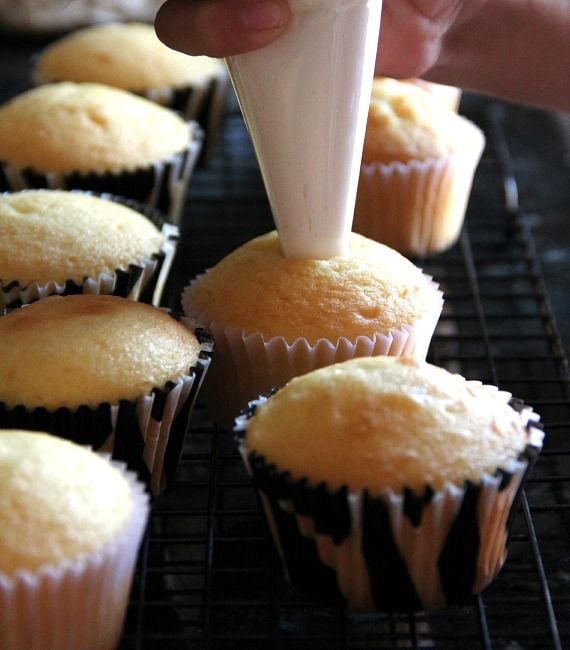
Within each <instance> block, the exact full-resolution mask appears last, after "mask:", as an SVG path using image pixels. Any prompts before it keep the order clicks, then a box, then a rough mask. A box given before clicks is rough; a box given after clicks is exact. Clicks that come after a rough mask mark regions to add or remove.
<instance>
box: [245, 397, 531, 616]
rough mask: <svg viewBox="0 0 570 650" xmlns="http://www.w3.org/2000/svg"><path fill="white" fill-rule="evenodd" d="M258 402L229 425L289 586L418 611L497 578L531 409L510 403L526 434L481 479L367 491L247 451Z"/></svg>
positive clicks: (366, 607) (369, 605)
mask: <svg viewBox="0 0 570 650" xmlns="http://www.w3.org/2000/svg"><path fill="white" fill-rule="evenodd" d="M264 399H265V398H261V402H262V401H264ZM261 402H260V401H257V402H252V403H251V404H250V408H249V409H248V410H247V411H246V412H245V413H244V414H242V415H241V416H240V417H239V418H238V419H237V420H236V428H235V431H236V434H237V437H238V440H239V441H240V452H241V454H242V457H243V460H244V463H245V465H246V468H247V470H248V472H249V474H250V476H251V478H252V480H253V483H254V485H255V487H256V489H257V491H258V493H259V495H260V497H261V503H262V505H263V509H264V512H265V515H266V519H267V522H268V524H269V528H270V530H271V533H272V536H273V539H274V541H275V544H276V547H277V550H278V552H279V555H280V557H281V559H282V562H283V566H284V569H285V574H286V576H287V578H288V579H289V580H290V582H291V583H292V584H293V585H295V586H296V587H298V588H299V589H300V590H301V591H303V592H304V593H307V594H308V595H310V596H313V597H315V598H317V599H318V600H319V601H321V602H328V603H336V604H341V603H344V604H346V605H347V606H348V607H349V608H350V609H354V610H357V611H417V610H424V609H425V610H429V609H437V608H441V607H444V606H447V605H454V604H465V603H467V602H469V601H470V600H471V599H472V597H473V596H474V595H476V594H478V593H479V592H481V591H482V590H483V589H484V588H485V587H486V586H487V585H488V584H489V583H490V582H491V581H492V580H493V579H494V578H495V576H496V575H497V573H498V572H499V570H500V568H501V567H502V565H503V563H504V561H505V558H506V548H507V538H508V530H509V522H510V517H511V514H512V511H513V505H514V504H515V503H516V501H517V498H518V496H519V494H520V491H521V488H522V485H523V483H524V480H525V477H526V476H527V474H528V472H529V471H530V469H531V467H532V465H533V462H534V459H535V458H536V456H537V455H538V453H539V451H540V449H541V447H542V440H543V432H542V429H541V428H540V425H539V422H538V416H537V415H536V414H535V413H534V412H533V411H532V409H530V408H528V407H525V406H523V405H522V403H520V402H518V401H513V402H512V404H513V406H514V407H515V408H516V409H520V410H521V411H522V412H524V413H525V418H526V417H528V419H527V430H528V433H529V442H528V444H527V446H526V448H525V449H524V450H523V452H522V453H521V454H520V456H519V457H518V458H516V459H512V461H511V462H509V463H508V464H506V465H505V466H504V467H500V468H497V470H496V472H495V473H493V474H492V475H490V474H489V475H485V476H483V477H481V480H480V482H479V483H473V482H471V481H465V483H464V484H463V485H452V484H447V485H445V486H444V488H443V489H441V490H434V489H432V488H431V487H430V486H426V488H425V490H424V491H423V493H422V494H417V493H414V492H413V491H411V490H409V489H403V490H402V491H401V492H398V493H396V492H393V491H391V490H384V491H382V492H381V493H380V494H371V493H370V492H368V491H367V490H363V491H360V492H350V491H349V490H348V489H347V488H346V487H343V488H341V489H340V490H337V491H331V490H329V488H328V487H327V486H326V484H324V483H321V484H319V485H314V484H311V482H310V480H309V478H308V477H306V478H304V479H301V480H293V479H292V478H291V476H290V475H289V473H288V472H287V471H282V470H280V469H278V468H276V467H275V466H274V465H272V464H269V463H268V462H267V461H266V459H265V458H264V457H262V456H260V455H258V454H256V453H255V452H254V451H251V450H249V449H248V448H247V443H246V439H245V432H246V428H247V421H248V419H249V418H250V417H251V416H252V415H253V413H254V412H255V408H256V407H257V405H258V404H259V403H261Z"/></svg>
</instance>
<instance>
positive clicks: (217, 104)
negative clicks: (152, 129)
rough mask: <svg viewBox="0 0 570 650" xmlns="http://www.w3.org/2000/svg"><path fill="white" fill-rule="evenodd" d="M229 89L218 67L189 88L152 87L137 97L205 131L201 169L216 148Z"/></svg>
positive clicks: (224, 76) (222, 72)
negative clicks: (170, 111)
mask: <svg viewBox="0 0 570 650" xmlns="http://www.w3.org/2000/svg"><path fill="white" fill-rule="evenodd" d="M229 87H230V78H229V75H228V72H227V68H226V67H225V65H220V68H219V70H217V71H216V72H215V73H214V74H210V75H207V76H205V77H204V78H203V79H201V80H200V81H196V83H193V84H191V85H188V86H184V87H181V88H152V89H149V90H146V91H144V92H141V93H139V94H141V95H142V96H143V97H145V98H146V99H150V100H151V101H154V102H156V103H157V104H160V105H161V106H165V107H167V108H170V109H171V110H174V111H176V112H178V113H180V114H181V115H182V117H184V118H185V119H187V120H193V121H195V122H197V123H198V124H199V125H200V127H201V128H202V130H203V132H204V144H203V146H202V150H201V152H200V156H199V157H198V161H197V165H198V166H199V167H203V166H205V165H207V164H208V162H209V161H210V160H211V158H212V155H213V152H214V148H215V146H216V142H217V138H218V135H219V130H220V124H221V121H222V117H223V113H224V109H225V103H226V98H227V94H228V90H229Z"/></svg>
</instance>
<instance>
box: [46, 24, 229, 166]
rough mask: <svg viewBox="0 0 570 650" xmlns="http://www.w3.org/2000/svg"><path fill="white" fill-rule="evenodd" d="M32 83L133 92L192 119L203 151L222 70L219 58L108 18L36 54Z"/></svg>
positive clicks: (219, 105)
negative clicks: (201, 134) (165, 41)
mask: <svg viewBox="0 0 570 650" xmlns="http://www.w3.org/2000/svg"><path fill="white" fill-rule="evenodd" d="M34 77H35V79H36V81H37V82H38V83H46V82H48V83H53V82H58V81H73V82H77V83H82V82H94V83H101V84H107V85H109V86H115V87H117V88H122V89H123V90H128V91H130V92H133V93H137V94H139V95H142V96H144V97H146V98H147V99H150V100H152V101H156V102H158V103H159V104H161V105H163V106H167V107H168V108H172V109H174V110H176V111H179V112H180V113H181V114H182V115H183V116H184V117H185V118H186V119H188V120H196V121H197V122H198V123H199V124H200V126H201V127H202V129H203V131H204V133H205V140H204V148H203V152H204V154H205V155H209V154H211V152H212V148H213V146H214V143H215V136H216V134H217V131H218V129H219V126H220V121H221V118H222V112H223V105H224V100H225V97H226V94H227V89H228V83H229V79H228V73H227V70H226V66H225V64H224V62H223V60H222V59H214V58H211V57H207V56H188V55H186V54H182V53H180V52H176V51H174V50H172V49H170V48H169V47H167V46H166V45H164V44H163V43H162V42H161V41H160V40H159V39H158V37H157V36H156V33H155V31H154V27H153V26H152V25H149V24H146V23H124V22H122V23H108V24H104V25H94V26H90V27H86V28H84V29H80V30H76V31H74V32H72V33H70V34H66V35H65V36H63V37H61V38H59V39H58V40H56V41H55V42H53V43H51V44H50V45H48V46H47V47H46V48H45V49H44V50H43V51H42V52H41V53H40V55H39V56H38V58H37V60H36V63H35V68H34Z"/></svg>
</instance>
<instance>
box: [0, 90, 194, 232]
mask: <svg viewBox="0 0 570 650" xmlns="http://www.w3.org/2000/svg"><path fill="white" fill-rule="evenodd" d="M201 138H202V132H201V130H200V128H199V127H198V125H197V124H196V123H194V122H185V121H184V120H183V119H182V118H181V117H180V116H179V115H177V114H176V113H175V112H174V111H171V110H169V109H167V108H163V107H162V106H158V105H157V104H156V103H154V102H151V101H149V100H147V99H144V98H142V97H138V96H136V95H134V94H132V93H129V92H128V91H126V90H121V89H118V88H112V87H110V86H106V85H103V84H90V83H85V84H76V83H72V82H61V83H54V84H45V85H43V86H39V87H38V88H34V89H32V90H29V91H27V92H25V93H22V94H21V95H18V96H16V97H14V98H12V99H11V100H9V101H8V102H6V103H5V104H4V105H2V106H0V188H1V189H4V190H12V191H17V190H21V189H28V188H44V187H47V188H51V189H67V190H69V189H82V190H90V191H95V192H108V193H111V194H116V195H119V196H124V197H127V198H130V199H135V200H137V201H140V202H142V203H144V204H146V205H149V206H151V207H153V208H157V209H158V210H159V211H161V212H162V213H163V214H165V215H167V217H168V218H169V220H171V221H174V222H176V221H177V220H178V219H179V216H180V212H181V210H182V207H183V203H184V197H185V192H186V187H187V185H188V181H189V178H190V174H191V172H192V170H193V167H194V164H195V161H196V158H197V156H198V153H199V150H200V146H201Z"/></svg>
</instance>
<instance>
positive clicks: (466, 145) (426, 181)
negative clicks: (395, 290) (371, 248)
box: [353, 120, 485, 256]
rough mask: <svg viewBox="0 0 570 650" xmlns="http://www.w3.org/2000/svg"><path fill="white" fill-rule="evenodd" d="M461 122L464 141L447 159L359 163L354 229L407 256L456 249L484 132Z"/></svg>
mask: <svg viewBox="0 0 570 650" xmlns="http://www.w3.org/2000/svg"><path fill="white" fill-rule="evenodd" d="M464 122H465V129H464V140H463V141H462V142H461V143H460V145H459V146H458V149H457V150H456V151H455V152H453V153H450V154H449V155H447V156H444V157H441V158H429V159H426V160H412V161H410V162H408V163H401V162H393V163H389V164H375V163H372V164H363V165H362V166H361V169H360V177H359V182H358V191H357V196H356V207H355V213H354V221H353V230H354V231H355V232H358V233H360V234H362V235H365V236H366V237H369V238H370V239H374V240H376V241H379V242H381V243H383V244H387V245H388V246H391V247H392V248H395V249H396V250H397V251H399V252H401V253H403V254H405V255H410V256H412V255H418V256H427V255H431V254H435V253H439V252H442V251H444V250H446V249H448V248H450V247H451V246H452V245H453V244H455V242H456V241H457V239H458V237H459V234H460V232H461V228H462V226H463V222H464V219H465V212H466V209H467V203H468V200H469V196H470V192H471V187H472V184H473V177H474V174H475V170H476V168H477V165H478V164H479V160H480V159H481V155H482V153H483V149H484V147H485V136H484V135H483V132H482V131H481V130H480V129H479V128H478V127H477V126H475V125H474V124H472V123H471V122H469V121H468V120H464Z"/></svg>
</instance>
